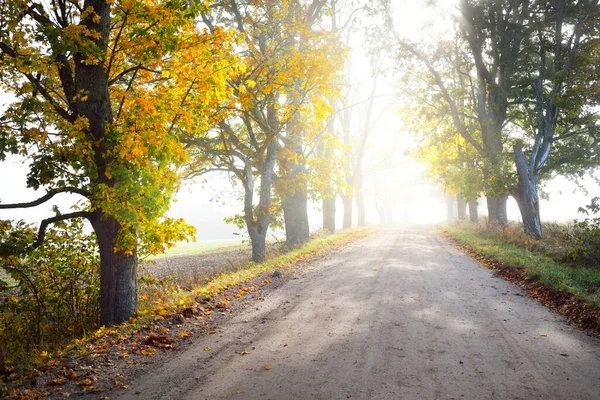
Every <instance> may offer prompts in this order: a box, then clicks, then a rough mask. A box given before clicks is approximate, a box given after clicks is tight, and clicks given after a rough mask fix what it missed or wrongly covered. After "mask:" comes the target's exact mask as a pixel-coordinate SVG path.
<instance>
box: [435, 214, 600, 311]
mask: <svg viewBox="0 0 600 400" xmlns="http://www.w3.org/2000/svg"><path fill="white" fill-rule="evenodd" d="M444 231H445V232H447V233H448V234H449V235H451V236H452V237H454V238H455V239H457V240H458V241H459V242H461V243H463V244H466V245H467V246H469V247H471V248H473V249H474V250H475V251H477V252H478V253H480V254H481V255H483V256H485V257H487V258H489V259H491V260H494V261H497V262H500V263H502V264H504V265H508V266H511V267H513V268H516V269H518V270H520V271H521V272H522V273H523V275H524V276H525V277H527V278H530V279H535V280H537V281H539V282H540V283H541V284H542V285H544V286H545V287H547V288H548V289H552V290H555V291H559V292H568V293H572V294H573V295H574V296H575V297H576V298H577V299H579V300H581V301H583V302H584V303H586V304H589V305H590V306H592V307H596V308H600V266H598V267H577V266H573V265H570V264H566V263H562V262H560V261H557V260H555V259H553V258H551V257H549V256H548V255H546V254H544V253H541V252H535V251H530V250H528V249H527V248H524V247H521V246H518V245H515V244H511V243H507V242H505V241H503V240H501V239H499V238H496V237H485V236H483V235H482V234H481V233H479V232H477V231H476V230H475V229H472V230H471V229H468V228H466V227H464V226H462V225H450V226H449V227H448V228H446V229H445V230H444Z"/></svg>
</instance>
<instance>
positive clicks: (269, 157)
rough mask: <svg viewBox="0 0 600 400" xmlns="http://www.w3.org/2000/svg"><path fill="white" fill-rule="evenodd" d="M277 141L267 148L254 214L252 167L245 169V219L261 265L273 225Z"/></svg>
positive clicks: (254, 258) (272, 121) (272, 120)
mask: <svg viewBox="0 0 600 400" xmlns="http://www.w3.org/2000/svg"><path fill="white" fill-rule="evenodd" d="M268 115H269V117H270V125H271V126H276V122H275V115H276V114H275V112H274V111H273V109H271V108H270V109H269V110H268ZM277 147H278V145H277V141H276V140H272V141H271V142H270V143H269V145H268V146H267V152H266V154H265V158H264V161H263V163H262V166H261V169H260V189H259V200H258V209H257V210H256V213H255V212H254V205H253V199H254V176H253V174H252V166H251V165H250V164H249V163H248V164H247V165H246V167H245V180H244V218H245V220H246V228H247V229H248V234H249V235H250V241H251V242H252V261H254V262H255V263H261V262H263V261H265V255H266V241H267V231H268V230H269V224H270V223H271V211H270V209H271V188H272V185H273V170H274V169H275V159H276V152H277Z"/></svg>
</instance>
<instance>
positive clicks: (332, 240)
mask: <svg viewBox="0 0 600 400" xmlns="http://www.w3.org/2000/svg"><path fill="white" fill-rule="evenodd" d="M370 232H372V229H370V228H352V229H346V230H342V231H338V232H336V233H334V234H330V235H317V236H315V237H313V238H312V239H311V240H310V241H309V242H308V243H306V244H305V245H303V246H302V247H299V248H297V249H291V250H289V251H287V252H283V253H281V254H279V255H276V256H275V257H273V258H272V259H270V260H267V261H265V262H264V263H261V264H255V263H253V262H248V263H247V264H245V265H241V266H239V267H238V268H237V269H236V270H235V271H230V272H225V273H222V274H220V275H218V276H216V277H214V278H213V279H211V280H210V281H208V282H206V283H202V282H200V283H197V284H195V285H193V286H192V287H191V288H186V289H183V288H181V287H180V285H179V283H177V282H175V281H174V280H171V279H166V280H161V281H158V280H156V281H152V280H151V281H149V282H147V283H148V285H147V286H146V288H144V289H143V290H144V291H145V293H142V294H141V296H140V311H139V313H138V315H139V317H140V318H141V319H142V320H143V322H147V321H145V318H144V317H145V316H151V317H152V318H155V317H156V316H157V315H158V316H159V318H160V316H164V315H167V314H169V313H172V312H176V311H177V310H180V309H182V308H186V307H189V306H190V305H193V304H195V303H198V302H202V301H209V300H210V299H212V298H213V297H215V296H217V295H218V294H219V293H222V292H223V291H224V290H226V289H228V288H231V287H233V286H237V285H240V284H243V283H244V282H247V281H249V280H250V279H252V278H254V277H256V276H258V275H260V274H263V273H268V272H271V271H275V270H278V271H280V272H282V273H283V272H286V271H290V270H291V269H293V268H294V267H295V266H296V265H297V264H299V263H302V262H306V261H309V260H311V259H316V258H319V257H321V256H322V255H323V254H324V253H325V252H328V251H331V250H333V249H335V248H337V247H340V246H342V245H344V244H346V243H349V242H351V241H353V240H356V239H359V238H361V237H363V236H366V235H367V234H369V233H370Z"/></svg>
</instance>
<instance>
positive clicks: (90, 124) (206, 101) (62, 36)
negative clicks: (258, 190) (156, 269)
mask: <svg viewBox="0 0 600 400" xmlns="http://www.w3.org/2000/svg"><path fill="white" fill-rule="evenodd" d="M199 7H201V4H198V3H195V2H189V1H162V0H150V1H145V2H139V1H132V0H121V1H110V0H85V1H68V0H56V1H52V2H51V3H49V4H46V3H42V2H36V1H26V0H17V1H10V2H2V3H1V5H0V15H1V17H0V77H1V78H2V79H1V80H2V89H3V90H4V91H6V92H9V93H12V94H13V95H14V96H15V97H16V99H17V100H16V101H14V102H13V103H12V104H10V105H9V107H8V109H7V110H6V111H5V112H4V115H3V117H2V124H0V156H1V157H2V159H4V157H5V155H6V154H7V153H14V154H20V155H22V156H24V157H26V158H27V159H28V160H30V172H29V175H28V178H27V185H28V186H29V187H31V188H33V189H42V188H43V189H46V190H47V193H46V194H45V195H44V196H42V197H40V198H39V199H37V200H34V201H30V202H24V203H17V204H0V208H27V207H34V206H37V205H39V204H42V203H44V202H46V201H48V200H50V199H51V198H52V197H54V196H55V195H57V194H60V193H67V192H68V193H75V194H78V195H80V196H81V197H82V199H83V201H82V202H80V203H79V204H78V206H77V209H76V210H74V211H73V212H69V213H65V214H60V213H57V214H56V215H55V216H52V217H50V218H47V219H45V220H43V221H42V222H41V224H40V227H39V230H38V234H37V239H36V241H35V243H34V247H37V246H40V245H43V241H44V235H45V232H46V229H47V227H48V225H50V224H53V223H56V222H59V221H64V220H67V219H71V218H84V219H87V220H88V221H89V222H90V223H91V225H92V227H93V229H94V232H95V234H96V237H97V241H98V248H99V254H100V304H101V323H103V324H111V323H120V322H123V321H125V320H127V319H128V318H130V317H131V316H132V315H133V314H134V313H135V310H136V307H137V282H136V279H137V278H136V269H137V255H138V253H139V252H143V253H156V252H158V251H161V250H162V249H163V248H164V246H165V245H166V246H169V245H171V244H172V243H173V242H174V241H177V240H182V239H186V238H190V237H192V236H193V233H194V229H193V228H192V227H190V226H188V225H186V224H185V222H184V221H183V220H180V219H171V218H166V217H164V213H165V212H166V210H167V209H168V207H169V204H170V199H171V196H172V194H173V193H174V191H176V190H177V188H178V186H179V176H178V167H179V166H181V165H182V164H183V163H184V162H186V161H187V159H188V155H187V153H186V152H185V150H184V147H183V146H182V144H181V143H180V141H179V138H178V135H177V132H179V131H180V130H182V129H188V130H191V129H192V128H193V129H195V130H197V131H199V132H200V131H203V130H206V129H207V128H208V126H209V125H210V124H211V123H212V122H213V121H212V119H211V115H212V113H213V110H214V107H215V105H216V104H217V103H218V102H219V101H220V99H221V98H222V97H223V96H225V95H226V93H227V91H226V88H225V85H226V79H227V71H228V68H227V65H228V62H227V60H228V59H227V58H226V57H224V54H227V52H228V51H229V41H230V36H229V35H228V34H227V33H225V32H224V31H216V32H212V33H209V32H200V31H198V30H197V29H196V26H195V23H194V18H193V17H194V15H195V14H196V12H197V11H198V10H199ZM190 107H193V111H191V110H190Z"/></svg>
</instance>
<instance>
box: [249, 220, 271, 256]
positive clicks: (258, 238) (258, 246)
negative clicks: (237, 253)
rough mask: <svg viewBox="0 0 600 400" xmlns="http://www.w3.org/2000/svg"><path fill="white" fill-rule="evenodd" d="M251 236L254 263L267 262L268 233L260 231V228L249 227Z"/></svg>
mask: <svg viewBox="0 0 600 400" xmlns="http://www.w3.org/2000/svg"><path fill="white" fill-rule="evenodd" d="M248 234H249V235H250V243H251V245H252V261H253V262H255V263H261V262H263V261H265V257H266V253H267V251H266V249H267V231H266V230H265V231H262V232H261V231H260V229H258V226H256V225H253V226H249V227H248Z"/></svg>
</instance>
